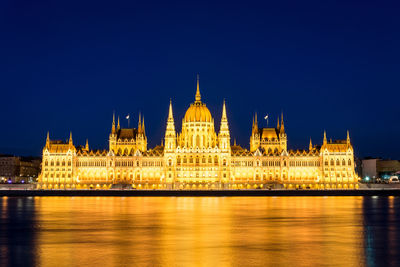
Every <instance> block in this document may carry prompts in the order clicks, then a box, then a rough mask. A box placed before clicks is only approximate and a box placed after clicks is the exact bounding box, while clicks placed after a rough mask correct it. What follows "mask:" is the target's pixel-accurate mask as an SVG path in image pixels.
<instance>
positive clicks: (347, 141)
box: [346, 130, 350, 145]
mask: <svg viewBox="0 0 400 267" xmlns="http://www.w3.org/2000/svg"><path fill="white" fill-rule="evenodd" d="M346 143H347V144H348V145H350V134H349V130H347V138H346Z"/></svg>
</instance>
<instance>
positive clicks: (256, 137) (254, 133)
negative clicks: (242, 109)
mask: <svg viewBox="0 0 400 267" xmlns="http://www.w3.org/2000/svg"><path fill="white" fill-rule="evenodd" d="M260 143H261V136H260V131H259V129H258V119H257V113H256V114H255V117H253V125H252V127H251V136H250V151H251V152H253V151H256V150H257V148H258V147H259V146H260Z"/></svg>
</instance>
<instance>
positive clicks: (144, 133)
mask: <svg viewBox="0 0 400 267" xmlns="http://www.w3.org/2000/svg"><path fill="white" fill-rule="evenodd" d="M142 131H143V135H146V128H145V127H144V116H142Z"/></svg>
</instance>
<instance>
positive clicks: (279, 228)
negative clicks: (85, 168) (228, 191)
mask: <svg viewBox="0 0 400 267" xmlns="http://www.w3.org/2000/svg"><path fill="white" fill-rule="evenodd" d="M34 205H35V216H36V217H35V223H36V224H37V228H36V237H35V238H36V241H35V244H36V245H35V254H36V263H37V264H38V265H40V266H57V267H60V266H86V265H100V266H102V267H103V266H130V265H133V266H135V265H136V266H149V265H151V266H266V265H270V266H272V265H273V266H277V265H278V266H287V265H294V266H310V265H314V266H320V265H331V266H338V265H341V266H358V265H360V264H361V265H363V264H365V263H364V258H365V257H364V249H363V242H364V240H363V217H362V205H363V198H362V197H140V198H139V197H132V198H129V197H127V198H125V197H36V198H35V199H34Z"/></svg>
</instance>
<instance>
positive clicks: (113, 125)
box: [111, 112, 115, 133]
mask: <svg viewBox="0 0 400 267" xmlns="http://www.w3.org/2000/svg"><path fill="white" fill-rule="evenodd" d="M111 132H112V133H114V132H115V112H113V121H112V127H111Z"/></svg>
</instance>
